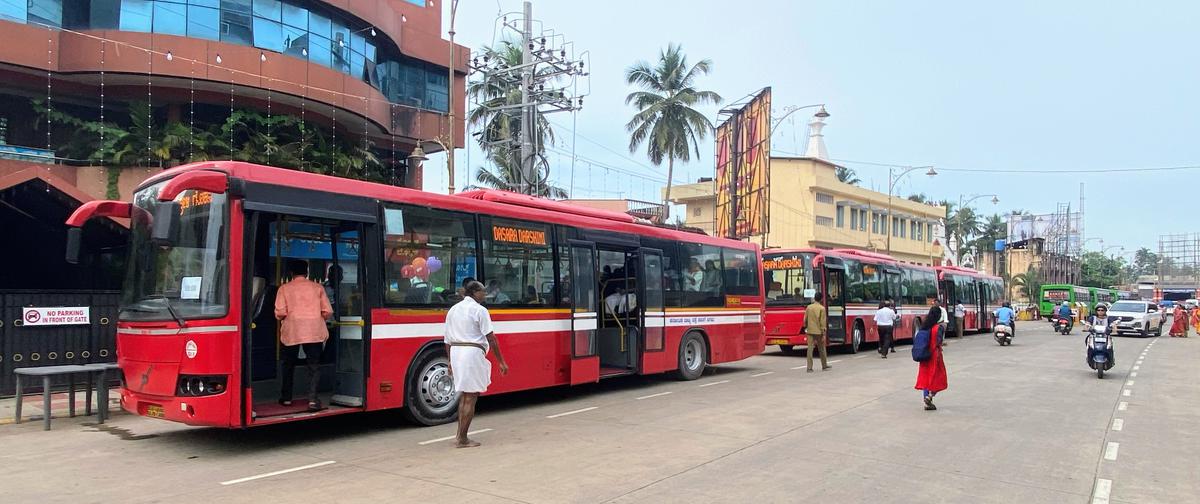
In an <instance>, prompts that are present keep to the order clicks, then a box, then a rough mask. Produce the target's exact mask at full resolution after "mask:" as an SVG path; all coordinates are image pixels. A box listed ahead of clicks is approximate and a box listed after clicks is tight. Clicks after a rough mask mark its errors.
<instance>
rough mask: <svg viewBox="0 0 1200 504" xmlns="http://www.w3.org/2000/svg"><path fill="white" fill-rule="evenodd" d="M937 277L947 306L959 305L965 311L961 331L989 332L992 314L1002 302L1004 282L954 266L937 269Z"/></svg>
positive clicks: (995, 277) (1000, 279)
mask: <svg viewBox="0 0 1200 504" xmlns="http://www.w3.org/2000/svg"><path fill="white" fill-rule="evenodd" d="M937 274H938V288H939V289H940V290H941V293H942V296H943V299H945V300H946V303H947V304H946V306H948V307H950V309H953V307H954V306H955V305H956V304H958V303H960V302H961V303H962V304H963V307H964V308H965V309H966V310H965V311H966V316H965V317H964V320H963V331H990V330H992V326H993V319H994V318H995V316H994V315H993V312H995V311H996V309H997V308H1000V305H1001V303H1003V302H1004V280H1003V279H1002V278H1000V277H998V276H992V275H985V274H983V273H980V272H978V271H975V270H973V269H967V268H960V267H957V266H938V267H937Z"/></svg>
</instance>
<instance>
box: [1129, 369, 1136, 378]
mask: <svg viewBox="0 0 1200 504" xmlns="http://www.w3.org/2000/svg"><path fill="white" fill-rule="evenodd" d="M1129 377H1130V378H1137V371H1134V372H1132V373H1129Z"/></svg>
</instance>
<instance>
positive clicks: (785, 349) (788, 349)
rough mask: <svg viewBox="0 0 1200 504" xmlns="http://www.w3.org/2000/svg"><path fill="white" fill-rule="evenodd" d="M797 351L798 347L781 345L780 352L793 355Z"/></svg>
mask: <svg viewBox="0 0 1200 504" xmlns="http://www.w3.org/2000/svg"><path fill="white" fill-rule="evenodd" d="M795 350H796V345H779V351H781V352H783V353H785V354H788V355H791V354H792V352H794V351H795Z"/></svg>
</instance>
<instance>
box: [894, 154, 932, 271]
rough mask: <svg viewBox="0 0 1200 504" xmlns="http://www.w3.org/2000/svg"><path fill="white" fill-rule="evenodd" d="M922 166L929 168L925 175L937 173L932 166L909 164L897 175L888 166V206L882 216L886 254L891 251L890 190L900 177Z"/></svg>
mask: <svg viewBox="0 0 1200 504" xmlns="http://www.w3.org/2000/svg"><path fill="white" fill-rule="evenodd" d="M923 168H929V171H927V172H925V174H926V175H928V176H930V177H933V176H935V175H937V170H935V169H933V167H932V166H910V167H908V168H906V169H905V170H904V171H902V172H900V174H899V175H893V172H894V171H895V169H894V168H888V206H887V215H885V216H884V226H885V227H884V229H887V232H886V233H885V234H886V235H887V253H888V254H891V253H892V232H893V229H891V228H892V225H891V219H892V191H893V190H894V189H895V188H896V182H897V181H899V180H900V178H901V177H903V176H905V175H908V174H909V173H910V172H913V171H915V170H920V169H923Z"/></svg>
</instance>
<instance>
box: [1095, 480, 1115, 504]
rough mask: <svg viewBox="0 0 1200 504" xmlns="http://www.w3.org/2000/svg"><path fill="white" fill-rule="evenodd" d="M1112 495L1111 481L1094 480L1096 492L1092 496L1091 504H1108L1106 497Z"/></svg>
mask: <svg viewBox="0 0 1200 504" xmlns="http://www.w3.org/2000/svg"><path fill="white" fill-rule="evenodd" d="M1110 493H1112V480H1106V479H1103V478H1097V479H1096V492H1095V493H1093V494H1092V504H1108V495H1109V494H1110Z"/></svg>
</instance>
